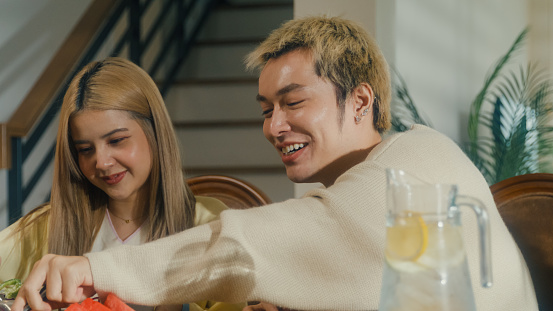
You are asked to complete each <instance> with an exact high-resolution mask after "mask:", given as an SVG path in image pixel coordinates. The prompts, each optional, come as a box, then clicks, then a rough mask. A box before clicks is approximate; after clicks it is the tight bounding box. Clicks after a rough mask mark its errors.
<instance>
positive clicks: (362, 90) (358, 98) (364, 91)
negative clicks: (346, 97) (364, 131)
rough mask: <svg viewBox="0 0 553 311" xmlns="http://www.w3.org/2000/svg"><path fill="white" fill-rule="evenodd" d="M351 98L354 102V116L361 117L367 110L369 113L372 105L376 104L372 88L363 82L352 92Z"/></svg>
mask: <svg viewBox="0 0 553 311" xmlns="http://www.w3.org/2000/svg"><path fill="white" fill-rule="evenodd" d="M351 98H352V100H353V106H354V109H355V111H354V114H355V115H359V114H360V113H362V112H363V111H364V110H365V109H367V111H370V110H372V105H373V103H374V92H373V89H372V87H371V86H370V85H369V84H368V83H366V82H362V83H361V84H359V85H358V86H357V87H356V88H354V89H353V91H352V92H351Z"/></svg>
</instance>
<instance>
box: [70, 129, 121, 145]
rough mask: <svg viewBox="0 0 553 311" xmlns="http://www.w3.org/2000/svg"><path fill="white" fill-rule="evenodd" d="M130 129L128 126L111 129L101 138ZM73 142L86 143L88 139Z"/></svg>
mask: <svg viewBox="0 0 553 311" xmlns="http://www.w3.org/2000/svg"><path fill="white" fill-rule="evenodd" d="M128 130H129V129H128V128H126V127H122V128H118V129H115V130H113V131H110V132H108V133H106V134H104V135H102V137H101V138H107V137H109V136H110V135H113V134H115V133H119V132H126V131H128ZM73 143H74V144H76V145H78V144H86V143H88V140H74V141H73Z"/></svg>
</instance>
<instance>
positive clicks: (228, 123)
mask: <svg viewBox="0 0 553 311" xmlns="http://www.w3.org/2000/svg"><path fill="white" fill-rule="evenodd" d="M173 126H174V127H175V128H179V129H189V128H227V127H235V128H236V127H254V128H256V129H260V128H261V127H262V126H263V120H206V121H177V122H173Z"/></svg>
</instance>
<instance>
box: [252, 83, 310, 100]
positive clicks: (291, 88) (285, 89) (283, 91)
mask: <svg viewBox="0 0 553 311" xmlns="http://www.w3.org/2000/svg"><path fill="white" fill-rule="evenodd" d="M303 87H304V86H303V85H301V84H297V83H290V84H288V85H287V86H285V87H283V88H281V89H280V90H278V91H277V92H276V95H277V96H282V95H284V94H286V93H290V92H292V91H295V90H297V89H300V88H303ZM255 99H256V100H257V101H258V102H263V101H267V98H266V97H265V96H263V95H260V94H257V96H256V97H255Z"/></svg>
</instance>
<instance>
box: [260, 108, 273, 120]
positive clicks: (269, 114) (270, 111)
mask: <svg viewBox="0 0 553 311" xmlns="http://www.w3.org/2000/svg"><path fill="white" fill-rule="evenodd" d="M272 112H273V109H267V110H263V112H262V113H261V115H262V116H263V117H265V118H268V117H270V116H271V113H272Z"/></svg>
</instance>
